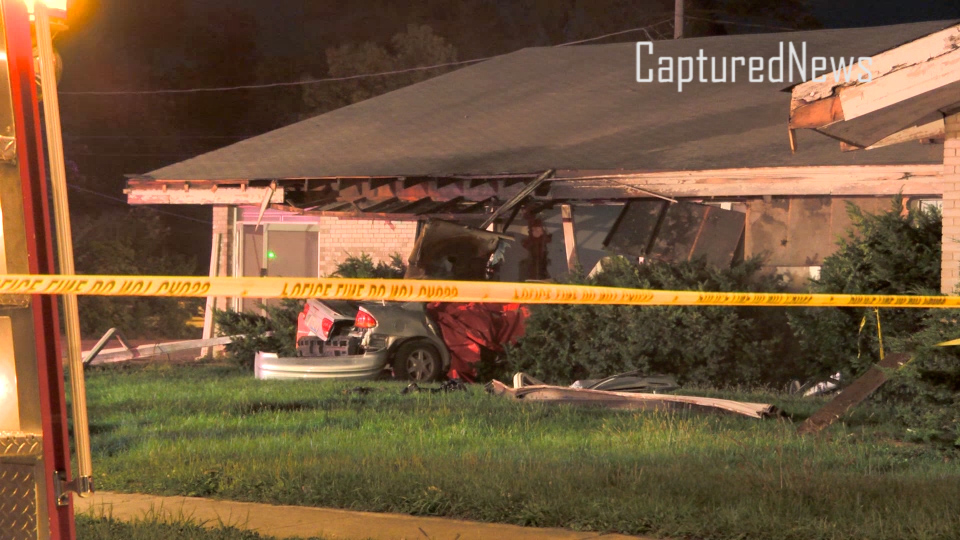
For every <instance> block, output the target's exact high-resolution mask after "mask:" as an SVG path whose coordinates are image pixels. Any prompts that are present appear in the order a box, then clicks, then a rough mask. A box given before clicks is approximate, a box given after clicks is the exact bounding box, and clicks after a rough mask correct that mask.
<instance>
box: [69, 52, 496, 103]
mask: <svg viewBox="0 0 960 540" xmlns="http://www.w3.org/2000/svg"><path fill="white" fill-rule="evenodd" d="M491 58H495V57H494V56H488V57H486V58H475V59H473V60H461V61H459V62H446V63H444V64H434V65H432V66H419V67H412V68H406V69H395V70H391V71H381V72H379V73H362V74H359V75H348V76H345V77H324V78H322V79H302V80H299V81H287V82H275V83H265V84H241V85H236V86H211V87H205V88H165V89H162V90H90V91H83V92H59V95H61V96H120V95H152V94H197V93H202V92H230V91H232V90H259V89H262V88H280V87H284V86H304V85H308V84H317V83H323V82H336V81H351V80H354V79H366V78H369V77H383V76H387V75H399V74H401V73H411V72H414V71H426V70H430V69H439V68H443V67H450V66H460V65H463V64H472V63H475V62H483V61H484V60H489V59H491Z"/></svg>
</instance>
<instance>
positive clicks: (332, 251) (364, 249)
mask: <svg viewBox="0 0 960 540" xmlns="http://www.w3.org/2000/svg"><path fill="white" fill-rule="evenodd" d="M317 225H318V226H319V229H320V275H321V276H324V275H330V274H332V273H333V272H334V271H335V270H336V269H337V264H338V263H341V262H343V261H344V260H345V259H346V258H347V256H348V255H360V254H361V253H368V254H369V255H370V256H371V257H372V258H373V260H374V262H376V261H385V262H389V261H390V256H391V255H393V254H394V253H399V254H400V256H401V257H403V259H404V261H406V260H407V258H408V257H409V256H410V251H411V250H413V243H414V240H416V235H417V222H416V221H382V220H367V219H340V218H335V217H321V218H320V219H319V221H318V222H317Z"/></svg>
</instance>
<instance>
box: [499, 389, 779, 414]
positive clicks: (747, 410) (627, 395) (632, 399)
mask: <svg viewBox="0 0 960 540" xmlns="http://www.w3.org/2000/svg"><path fill="white" fill-rule="evenodd" d="M487 389H488V390H489V391H490V392H491V393H492V394H494V395H496V396H506V397H510V398H513V399H515V400H518V401H536V402H541V403H568V404H573V405H593V406H600V407H606V408H610V409H633V410H644V411H647V410H649V411H671V410H693V411H701V412H725V413H733V414H739V415H742V416H747V417H750V418H766V417H768V416H774V415H776V414H777V410H776V408H775V407H774V406H773V405H769V404H766V403H745V402H741V401H731V400H728V399H714V398H704V397H694V396H674V395H669V394H638V393H632V392H609V391H605V390H587V389H584V388H567V387H564V386H549V385H536V386H524V387H523V388H509V387H508V386H507V385H505V384H503V383H501V382H500V381H493V382H491V383H490V384H489V385H488V386H487Z"/></svg>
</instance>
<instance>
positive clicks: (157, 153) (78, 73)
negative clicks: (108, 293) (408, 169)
mask: <svg viewBox="0 0 960 540" xmlns="http://www.w3.org/2000/svg"><path fill="white" fill-rule="evenodd" d="M672 9H673V0H629V1H628V0H553V1H549V2H545V1H532V0H531V1H519V0H460V1H449V0H421V1H419V2H409V1H397V0H362V1H358V2H343V1H337V0H317V1H308V0H274V1H266V0H231V1H226V0H164V1H157V0H76V1H74V2H73V4H72V5H71V7H70V15H69V19H70V20H69V21H68V24H69V26H70V28H69V30H67V31H66V32H65V33H64V34H62V35H61V36H59V37H58V39H57V48H58V50H59V51H60V53H61V55H62V57H63V62H64V70H63V79H62V81H61V84H60V89H61V92H62V95H61V98H60V103H61V112H62V117H63V129H64V137H65V152H66V158H67V160H68V169H69V173H68V174H69V176H70V178H69V181H70V183H71V184H73V185H74V186H75V189H74V190H72V192H71V197H72V198H71V206H72V207H73V208H74V212H75V213H78V212H79V213H80V214H84V213H90V214H96V213H100V212H105V211H125V204H124V203H123V202H122V199H123V197H122V193H121V190H122V187H123V183H124V174H129V173H143V172H147V171H150V170H152V169H155V168H158V167H161V166H163V165H167V164H170V163H174V162H177V161H180V160H183V159H186V158H188V157H191V156H194V155H197V154H200V153H203V152H207V151H210V150H213V149H216V148H218V147H221V146H224V145H226V144H230V143H231V142H234V141H237V140H240V139H241V138H243V137H246V136H250V135H255V134H258V133H262V132H265V131H268V130H271V129H275V128H277V127H280V126H282V125H286V124H288V123H291V122H293V121H296V120H298V119H300V118H304V117H306V116H309V115H311V114H316V113H318V112H323V111H324V110H327V109H329V108H332V107H335V106H339V105H342V104H343V102H342V101H337V100H335V99H328V95H327V94H326V93H324V92H327V91H330V92H334V90H336V89H335V88H326V89H323V90H322V91H320V92H319V93H318V94H317V95H319V96H320V97H319V98H318V97H317V96H314V100H313V102H311V101H310V100H308V99H305V97H304V92H305V90H304V89H305V88H309V87H285V88H276V89H261V90H243V91H230V92H216V93H203V94H180V95H162V94H161V95H157V94H147V95H143V94H123V95H109V96H105V95H77V94H71V92H83V91H101V90H133V91H143V90H155V89H167V88H178V89H183V88H197V87H218V86H232V85H246V84H263V83H271V82H281V81H296V80H299V79H300V78H301V77H312V78H317V77H324V76H328V75H329V73H330V71H331V66H330V65H328V62H327V53H326V51H327V50H328V49H330V48H332V47H337V46H340V45H345V44H360V43H364V42H370V43H373V44H378V45H380V46H384V47H386V48H387V50H390V49H389V44H390V39H391V37H392V36H394V35H395V34H397V33H399V32H403V31H404V30H405V29H406V28H407V25H409V24H418V25H428V26H430V28H431V29H432V30H433V32H434V33H435V34H436V35H438V36H440V37H441V38H443V39H444V40H445V41H446V42H447V43H448V44H449V45H452V46H453V47H454V48H455V52H456V58H457V59H460V60H465V59H471V58H479V57H486V56H490V55H496V54H502V53H506V52H510V51H513V50H517V49H520V48H523V47H529V46H546V45H554V44H557V43H564V42H568V41H575V40H579V39H586V38H590V37H595V36H600V35H603V34H606V33H611V32H617V31H620V30H624V29H629V28H635V27H639V26H645V25H649V24H652V23H656V22H662V21H664V20H665V19H670V18H671V14H672ZM687 10H688V14H690V15H692V16H694V17H699V18H700V19H701V20H699V21H691V22H690V23H689V24H688V27H687V30H688V34H692V35H711V34H722V33H743V32H758V31H775V30H773V29H774V28H781V27H791V28H797V27H800V28H816V27H820V28H842V27H851V26H873V25H883V24H896V23H902V22H914V21H922V20H937V19H960V2H958V1H957V0H911V1H896V0H887V1H883V0H808V1H807V2H804V1H803V0H699V1H696V2H694V1H693V0H688V3H687ZM702 19H712V20H723V21H734V22H742V23H748V24H752V25H756V26H738V25H731V24H719V23H715V22H714V23H711V22H707V21H704V20H702ZM659 29H660V31H661V32H662V35H668V34H670V29H669V26H660V27H659ZM637 38H638V35H636V34H626V35H621V36H617V37H615V38H610V39H607V40H604V41H599V42H598V43H604V42H611V41H633V40H635V39H637ZM349 69H350V66H347V67H346V68H344V67H342V66H341V70H349ZM364 71H365V68H364V66H357V70H356V73H361V72H364ZM366 71H370V69H366ZM373 71H376V70H373ZM311 86H316V85H311ZM386 89H387V90H389V89H390V88H389V87H388V88H386ZM381 90H382V89H381ZM351 91H352V90H351ZM372 92H373V93H376V92H377V90H376V89H374V90H372ZM368 93H369V92H368ZM341 94H343V92H341ZM364 95H366V94H364ZM317 100H319V101H320V102H321V103H320V106H319V108H317V106H316V102H317ZM324 100H327V101H328V103H323V101H324ZM310 103H313V105H310ZM108 197H114V198H115V199H120V200H115V199H110V198H108ZM164 210H167V211H171V212H174V213H177V214H181V215H184V216H188V217H191V218H194V219H199V220H200V221H201V222H202V221H205V220H209V214H210V210H209V208H189V207H165V208H164ZM164 219H165V221H166V222H167V223H168V224H169V225H170V227H171V228H172V237H171V238H170V243H171V245H175V246H182V247H183V248H185V251H186V252H188V253H192V254H195V255H196V258H197V260H198V261H205V260H206V259H205V257H206V256H207V255H206V254H205V252H207V253H208V252H209V251H208V250H209V227H207V226H205V225H203V224H202V223H198V222H196V221H190V220H185V219H182V218H178V217H176V216H172V215H167V216H165V217H164ZM203 266H205V262H202V263H201V264H199V265H198V271H199V272H200V273H204V272H205V270H204V268H203Z"/></svg>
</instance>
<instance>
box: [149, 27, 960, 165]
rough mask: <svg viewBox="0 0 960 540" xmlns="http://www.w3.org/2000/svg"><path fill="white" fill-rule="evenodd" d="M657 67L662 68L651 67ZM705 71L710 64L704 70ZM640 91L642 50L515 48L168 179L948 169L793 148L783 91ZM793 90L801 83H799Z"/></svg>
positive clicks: (689, 48)
mask: <svg viewBox="0 0 960 540" xmlns="http://www.w3.org/2000/svg"><path fill="white" fill-rule="evenodd" d="M950 24H951V23H950V22H945V21H938V22H926V23H915V24H905V25H897V26H886V27H873V28H858V29H847V30H818V31H809V32H794V33H782V34H748V35H736V36H716V37H706V38H693V39H683V40H676V41H658V42H654V55H655V56H670V57H674V58H676V57H680V56H696V55H697V53H698V51H699V50H700V49H703V51H704V54H705V55H706V56H708V57H710V56H713V57H717V58H721V57H728V58H729V57H733V56H765V57H768V58H769V57H772V56H777V55H778V51H779V46H780V43H781V42H784V43H787V42H793V43H794V45H795V46H796V47H797V48H798V50H799V47H800V45H801V44H802V43H806V44H807V54H808V57H813V56H825V57H828V58H836V57H843V58H849V57H860V56H870V55H873V54H876V53H878V52H881V51H883V50H886V49H889V48H892V47H895V46H898V45H900V44H903V43H906V42H909V41H912V40H914V39H916V38H918V37H921V36H923V35H926V34H929V33H932V32H935V31H937V30H940V29H942V28H945V27H947V26H949V25H950ZM651 61H652V60H651ZM707 66H709V61H708V62H707ZM744 74H745V72H744V71H743V70H741V71H739V72H738V75H740V76H738V80H737V82H736V83H709V82H708V83H700V82H694V83H690V84H687V85H684V88H683V92H681V93H678V92H677V89H676V84H668V83H638V82H637V81H636V46H635V44H634V43H617V44H609V45H581V46H570V47H554V48H532V49H524V50H521V51H517V52H515V53H511V54H507V55H504V56H500V57H497V58H494V59H492V60H488V61H486V62H482V63H480V64H476V65H473V66H470V67H466V68H463V69H460V70H458V71H455V72H452V73H449V74H446V75H443V76H440V77H436V78H434V79H431V80H428V81H425V82H422V83H419V84H416V85H413V86H409V87H406V88H403V89H400V90H397V91H394V92H391V93H389V94H385V95H382V96H379V97H376V98H373V99H370V100H367V101H364V102H361V103H357V104H355V105H351V106H349V107H344V108H342V109H338V110H335V111H332V112H329V113H326V114H323V115H320V116H317V117H314V118H311V119H308V120H304V121H302V122H298V123H296V124H292V125H290V126H287V127H284V128H281V129H277V130H275V131H271V132H269V133H265V134H263V135H260V136H257V137H253V138H251V139H247V140H244V141H241V142H238V143H236V144H233V145H230V146H227V147H225V148H222V149H219V150H216V151H213V152H210V153H207V154H204V155H201V156H198V157H195V158H192V159H188V160H186V161H183V162H180V163H176V164H173V165H170V166H167V167H164V168H161V169H158V170H155V171H153V172H150V173H148V174H147V175H145V176H147V177H152V178H154V179H169V180H200V179H206V180H221V179H251V180H252V179H276V178H322V177H334V176H446V175H467V174H470V175H487V174H501V173H515V174H520V173H533V172H537V171H542V170H545V169H575V170H620V169H622V170H639V171H643V170H647V171H653V170H697V169H717V168H736V167H763V166H812V165H860V164H900V163H939V162H940V161H941V160H942V151H941V148H940V147H939V146H937V145H920V144H917V143H906V144H900V145H896V146H891V147H887V148H881V149H877V150H871V151H859V152H840V150H839V147H838V143H837V142H836V141H834V140H832V139H829V138H827V137H825V136H823V135H819V134H816V133H813V132H810V131H807V130H801V131H799V132H798V142H799V149H798V151H797V153H796V154H791V152H790V147H789V144H788V141H787V116H788V112H789V104H790V94H789V92H784V91H783V89H784V88H785V87H786V86H788V85H789V84H790V81H785V82H764V83H750V82H746V81H744V80H743V77H742V75H744ZM792 82H793V83H799V82H801V81H800V80H799V79H796V80H794V81H792Z"/></svg>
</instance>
